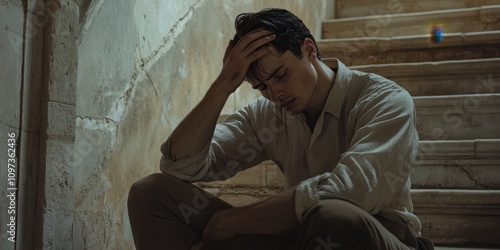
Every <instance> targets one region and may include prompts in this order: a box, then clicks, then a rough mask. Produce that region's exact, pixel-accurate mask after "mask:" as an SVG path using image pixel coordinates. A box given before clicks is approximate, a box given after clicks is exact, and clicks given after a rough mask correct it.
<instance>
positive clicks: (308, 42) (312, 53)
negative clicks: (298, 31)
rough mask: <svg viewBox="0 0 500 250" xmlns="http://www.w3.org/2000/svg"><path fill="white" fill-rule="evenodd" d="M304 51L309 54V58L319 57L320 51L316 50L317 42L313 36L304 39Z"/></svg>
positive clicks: (306, 54) (304, 53)
mask: <svg viewBox="0 0 500 250" xmlns="http://www.w3.org/2000/svg"><path fill="white" fill-rule="evenodd" d="M302 53H303V55H305V56H307V58H309V60H315V59H317V58H318V57H317V55H318V51H317V50H316V44H315V43H314V41H313V40H312V39H311V38H306V39H304V42H303V43H302Z"/></svg>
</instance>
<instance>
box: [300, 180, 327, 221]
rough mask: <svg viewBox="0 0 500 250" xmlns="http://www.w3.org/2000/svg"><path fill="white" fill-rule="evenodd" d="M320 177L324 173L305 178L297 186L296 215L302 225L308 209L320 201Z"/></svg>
mask: <svg viewBox="0 0 500 250" xmlns="http://www.w3.org/2000/svg"><path fill="white" fill-rule="evenodd" d="M320 178H322V175H320V176H316V177H313V178H310V179H307V180H304V181H302V182H301V183H299V185H298V186H297V187H296V188H295V215H296V216H297V220H298V221H299V223H300V224H301V225H302V222H303V219H304V215H305V214H306V212H307V210H308V209H309V208H311V207H312V206H314V205H316V204H318V203H319V196H318V183H319V180H320Z"/></svg>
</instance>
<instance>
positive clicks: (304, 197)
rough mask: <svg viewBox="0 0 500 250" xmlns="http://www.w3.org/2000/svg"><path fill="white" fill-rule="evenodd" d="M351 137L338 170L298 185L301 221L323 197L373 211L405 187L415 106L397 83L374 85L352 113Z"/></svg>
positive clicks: (415, 138) (415, 146) (411, 157)
mask: <svg viewBox="0 0 500 250" xmlns="http://www.w3.org/2000/svg"><path fill="white" fill-rule="evenodd" d="M346 119H349V123H348V126H352V127H353V128H355V129H354V130H353V133H352V134H353V135H352V139H351V140H350V143H349V144H348V147H347V151H346V152H344V153H343V154H342V155H341V157H340V160H339V162H338V164H337V165H336V166H334V168H333V171H331V172H327V173H324V174H321V175H318V176H315V177H313V178H310V179H307V180H304V181H303V182H301V183H300V184H299V185H298V186H297V187H296V193H295V208H296V215H297V218H298V219H299V221H300V222H302V220H303V216H304V215H305V212H306V211H307V210H308V209H309V208H310V207H312V206H313V205H315V204H317V203H318V202H319V201H320V200H324V199H343V200H346V201H349V202H352V203H354V204H356V205H358V206H359V207H361V208H362V209H364V210H365V211H367V212H369V213H372V214H374V213H377V212H378V211H380V209H381V207H382V206H383V205H384V204H387V203H389V202H390V200H391V199H392V198H393V197H395V196H397V194H399V192H400V191H401V190H402V189H404V188H406V186H405V185H406V184H407V181H408V179H409V176H410V173H411V170H412V167H413V163H414V160H415V157H416V153H417V150H418V134H417V131H416V125H415V123H416V121H415V119H416V118H415V107H414V104H413V100H412V98H411V96H410V95H409V94H408V92H406V91H405V90H403V89H401V88H399V87H398V86H392V85H389V86H387V87H382V88H381V87H380V86H375V85H373V86H371V87H369V88H368V89H367V90H366V91H365V92H364V93H363V95H362V97H360V99H359V100H358V101H357V103H356V105H355V106H354V108H353V109H352V110H351V112H350V113H349V114H348V117H346Z"/></svg>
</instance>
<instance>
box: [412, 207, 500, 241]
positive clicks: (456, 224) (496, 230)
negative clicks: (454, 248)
mask: <svg viewBox="0 0 500 250" xmlns="http://www.w3.org/2000/svg"><path fill="white" fill-rule="evenodd" d="M415 213H416V214H417V216H418V217H419V219H420V221H421V222H422V235H424V236H428V237H431V238H432V240H433V241H434V243H435V244H444V245H448V244H449V245H464V246H465V245H472V246H474V245H475V246H477V245H481V246H490V247H495V246H496V247H498V246H500V238H499V237H497V236H498V235H500V223H498V222H499V221H500V216H467V215H447V214H446V211H441V213H442V214H422V213H419V211H418V210H417V209H415Z"/></svg>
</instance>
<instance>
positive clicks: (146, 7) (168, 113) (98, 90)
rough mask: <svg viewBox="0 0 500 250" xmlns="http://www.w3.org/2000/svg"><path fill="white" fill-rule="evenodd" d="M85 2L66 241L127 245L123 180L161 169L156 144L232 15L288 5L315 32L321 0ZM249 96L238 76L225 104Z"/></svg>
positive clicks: (212, 67) (190, 103) (197, 88)
mask: <svg viewBox="0 0 500 250" xmlns="http://www.w3.org/2000/svg"><path fill="white" fill-rule="evenodd" d="M81 2H82V1H81ZM83 2H85V3H86V4H82V5H80V17H79V20H81V23H80V30H79V36H78V41H77V44H78V46H77V48H78V62H77V65H78V71H77V72H78V73H77V81H76V82H77V92H76V93H77V96H76V124H75V131H76V135H75V145H74V174H73V175H72V179H69V180H68V181H70V182H72V183H73V186H72V187H73V194H74V197H73V198H74V200H73V205H74V214H73V217H72V218H71V219H68V220H67V222H69V221H70V220H73V223H72V225H73V228H72V244H73V246H72V247H73V248H74V249H133V239H132V234H131V230H130V226H129V222H128V217H127V211H126V198H127V194H128V190H129V187H130V185H131V184H132V183H133V182H134V181H136V180H138V179H139V178H141V177H143V176H146V175H149V174H151V173H154V172H159V160H160V152H159V148H160V145H161V143H162V142H163V141H164V140H166V138H167V136H168V134H169V133H170V132H171V131H172V130H173V128H175V126H176V125H177V124H178V123H179V122H180V121H181V119H182V118H183V117H184V116H185V115H187V113H188V112H189V111H190V110H191V109H192V108H193V107H194V106H195V105H196V104H197V103H198V101H199V100H200V99H201V98H202V97H203V95H204V94H205V92H206V90H207V89H208V87H209V86H210V84H211V82H212V81H213V80H214V79H215V78H216V77H217V74H218V72H219V70H220V67H221V66H222V56H223V54H224V51H225V48H226V45H227V43H228V41H229V39H230V38H232V36H233V35H234V24H233V23H234V18H235V17H236V15H237V14H239V13H241V12H248V11H258V10H260V9H262V8H264V7H282V8H287V9H289V10H291V11H292V12H294V13H295V14H297V15H298V16H299V17H301V18H302V19H303V20H304V22H305V23H306V25H308V26H309V27H310V28H311V30H312V32H313V33H314V34H316V36H317V37H318V34H319V30H320V26H319V23H320V20H321V18H322V15H323V10H324V2H323V1H322V0H315V1H306V0H296V1H285V0H281V1H278V0H273V1H264V0H258V1H249V0H240V1H230V0H177V1H160V0H149V1H136V0H123V1H116V0H107V1H106V0H94V1H91V2H89V1H83ZM83 7H84V8H83ZM82 10H83V11H82ZM318 38H319V37H318ZM257 96H258V93H257V92H255V91H253V90H251V89H250V88H249V86H246V85H244V87H242V88H240V89H239V90H238V91H237V92H236V93H235V94H233V96H232V97H231V98H230V100H229V101H228V103H227V105H226V107H225V108H224V111H223V113H231V112H233V111H235V110H236V108H237V107H239V106H241V105H243V104H245V103H248V102H249V101H251V100H253V99H254V98H255V97H257ZM63 223H64V222H63Z"/></svg>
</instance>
